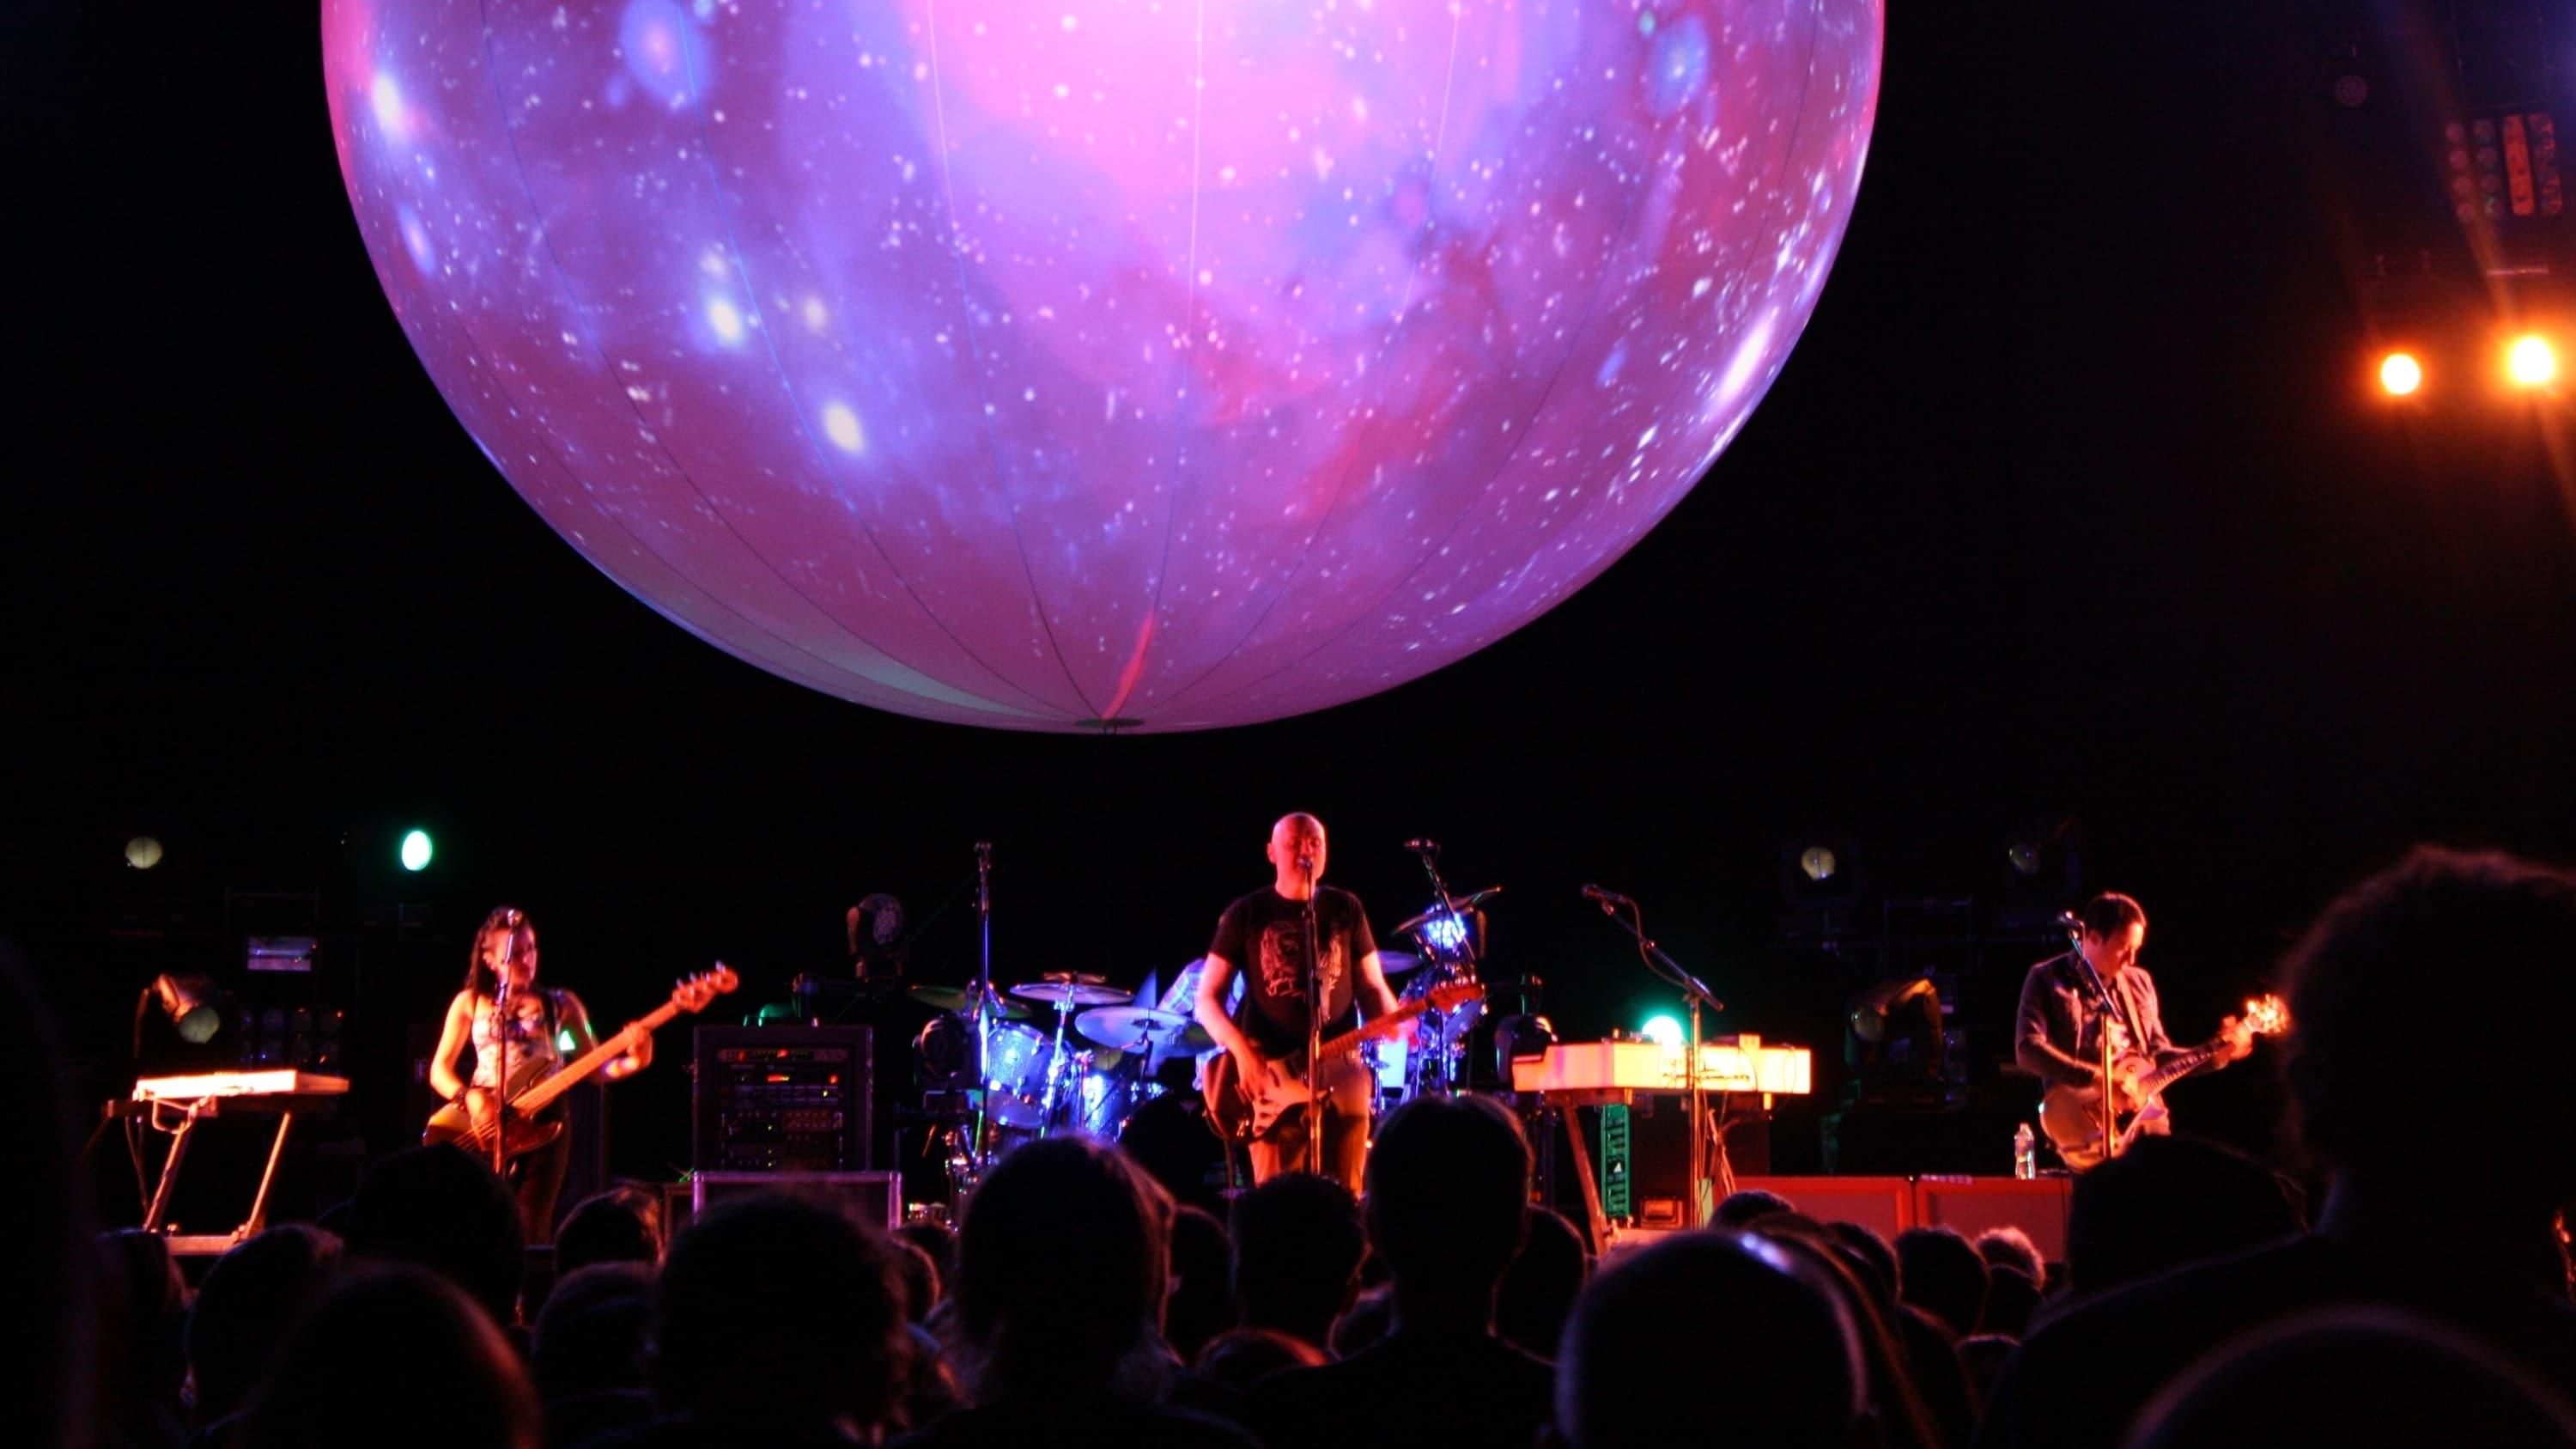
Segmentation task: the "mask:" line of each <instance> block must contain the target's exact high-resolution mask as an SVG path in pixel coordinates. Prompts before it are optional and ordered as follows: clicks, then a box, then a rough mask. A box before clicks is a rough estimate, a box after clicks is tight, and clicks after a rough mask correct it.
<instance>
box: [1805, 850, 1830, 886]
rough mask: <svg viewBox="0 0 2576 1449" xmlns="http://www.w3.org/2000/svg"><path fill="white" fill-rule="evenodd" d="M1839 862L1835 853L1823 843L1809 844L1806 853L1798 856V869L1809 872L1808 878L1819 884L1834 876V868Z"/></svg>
mask: <svg viewBox="0 0 2576 1449" xmlns="http://www.w3.org/2000/svg"><path fill="white" fill-rule="evenodd" d="M1838 864H1839V862H1837V861H1836V860H1835V859H1834V853H1833V852H1832V851H1830V850H1827V849H1826V848H1824V847H1823V846H1821V845H1810V846H1808V847H1807V849H1806V851H1805V853H1803V854H1801V855H1800V856H1799V857H1798V869H1800V870H1802V871H1805V872H1806V873H1807V879H1809V880H1811V881H1815V882H1817V883H1819V884H1822V883H1823V882H1825V881H1829V880H1832V879H1833V878H1834V869H1835V867H1836V866H1837V865H1838Z"/></svg>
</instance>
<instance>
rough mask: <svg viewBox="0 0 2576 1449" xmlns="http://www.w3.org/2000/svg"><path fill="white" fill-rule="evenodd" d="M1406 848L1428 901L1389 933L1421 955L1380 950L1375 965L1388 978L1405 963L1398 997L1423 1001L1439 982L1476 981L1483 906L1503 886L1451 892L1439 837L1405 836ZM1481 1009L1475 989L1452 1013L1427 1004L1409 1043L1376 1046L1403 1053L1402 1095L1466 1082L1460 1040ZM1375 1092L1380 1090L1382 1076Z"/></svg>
mask: <svg viewBox="0 0 2576 1449" xmlns="http://www.w3.org/2000/svg"><path fill="white" fill-rule="evenodd" d="M1405 848H1406V849H1408V850H1411V851H1412V852H1413V853H1414V854H1415V855H1416V856H1418V857H1419V858H1420V859H1421V861H1422V870H1423V873H1424V874H1425V875H1427V876H1428V877H1430V880H1431V905H1430V906H1429V907H1428V908H1427V909H1425V910H1424V911H1423V912H1422V913H1421V914H1419V915H1417V916H1414V917H1413V918H1412V919H1410V920H1408V921H1406V922H1404V923H1403V924H1402V925H1400V926H1397V927H1396V928H1395V934H1396V935H1398V936H1403V937H1409V938H1411V940H1412V941H1413V944H1414V945H1415V946H1416V947H1418V948H1419V952H1420V954H1418V955H1415V956H1411V957H1400V956H1393V955H1390V954H1389V953H1387V952H1384V951H1381V952H1379V953H1378V963H1379V965H1380V967H1381V968H1383V969H1384V971H1385V973H1386V974H1387V975H1389V976H1393V975H1396V974H1398V968H1397V967H1396V966H1395V965H1394V964H1393V963H1394V962H1395V961H1396V960H1399V959H1401V960H1404V961H1406V963H1407V964H1406V965H1405V966H1404V967H1403V968H1402V970H1403V971H1405V972H1409V973H1413V976H1412V979H1411V980H1409V981H1407V982H1406V983H1405V984H1404V990H1403V992H1402V993H1401V999H1402V1000H1403V1001H1405V1002H1407V1003H1411V1002H1428V1001H1430V1000H1431V999H1432V996H1433V993H1434V992H1437V991H1440V990H1441V989H1442V988H1444V987H1448V986H1453V985H1458V984H1462V983H1472V982H1474V981H1476V980H1477V972H1476V964H1477V962H1478V961H1479V960H1480V959H1481V958H1482V957H1483V955H1484V951H1485V912H1484V909H1483V907H1484V903H1485V902H1487V901H1489V900H1492V899H1493V898H1494V897H1496V896H1498V895H1501V894H1502V893H1503V888H1502V887H1501V886H1498V885H1494V886H1487V887H1485V888H1484V889H1483V890H1479V891H1474V892H1470V893H1469V894H1467V895H1464V896H1455V895H1451V894H1450V893H1449V883H1448V882H1447V881H1445V880H1443V879H1441V877H1440V866H1439V856H1440V844H1439V842H1437V841H1433V840H1408V841H1406V842H1405ZM1484 1011H1485V1002H1484V997H1483V995H1482V994H1481V993H1479V994H1477V995H1475V996H1472V997H1470V998H1468V999H1467V1000H1466V1002H1465V1004H1463V1005H1461V1006H1459V1007H1458V1008H1456V1009H1455V1010H1451V1011H1440V1010H1437V1009H1430V1008H1426V1010H1425V1012H1424V1014H1423V1018H1422V1024H1421V1026H1420V1028H1419V1029H1418V1030H1417V1031H1416V1032H1415V1033H1414V1036H1413V1039H1412V1040H1411V1041H1410V1042H1407V1043H1387V1044H1383V1045H1381V1046H1380V1048H1379V1050H1380V1051H1381V1052H1382V1053H1384V1054H1387V1055H1390V1056H1392V1055H1394V1054H1396V1053H1399V1052H1400V1053H1401V1054H1402V1063H1401V1066H1400V1067H1399V1068H1398V1070H1399V1071H1400V1072H1401V1074H1402V1077H1403V1081H1404V1095H1405V1096H1407V1097H1408V1098H1409V1097H1417V1096H1421V1095H1423V1094H1425V1093H1445V1092H1454V1091H1458V1090H1459V1089H1461V1088H1462V1087H1464V1086H1465V1085H1466V1076H1467V1062H1466V1053H1467V1039H1468V1035H1469V1033H1471V1032H1472V1031H1473V1030H1474V1029H1475V1026H1476V1022H1477V1021H1478V1020H1479V1019H1480V1018H1481V1017H1482V1016H1483V1015H1484ZM1379 1090H1380V1091H1381V1092H1383V1091H1385V1090H1386V1087H1385V1082H1384V1078H1383V1077H1382V1076H1381V1077H1380V1079H1379Z"/></svg>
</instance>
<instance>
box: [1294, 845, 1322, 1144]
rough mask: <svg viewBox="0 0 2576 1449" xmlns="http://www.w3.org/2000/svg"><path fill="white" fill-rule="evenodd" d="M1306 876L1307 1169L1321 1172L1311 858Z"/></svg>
mask: <svg viewBox="0 0 2576 1449" xmlns="http://www.w3.org/2000/svg"><path fill="white" fill-rule="evenodd" d="M1297 864H1298V866H1299V867H1300V868H1301V869H1302V870H1303V871H1304V872H1305V875H1306V912H1305V914H1306V1170H1307V1171H1308V1172H1311V1173H1313V1174H1315V1175H1316V1176H1317V1177H1321V1176H1323V1175H1324V1097H1323V1092H1322V1090H1321V1088H1322V1085H1323V1080H1324V1064H1323V1062H1322V1061H1321V1060H1319V1058H1321V1057H1322V1056H1323V1054H1324V952H1323V933H1322V931H1321V929H1320V928H1319V927H1318V926H1317V925H1316V922H1315V891H1316V872H1315V862H1314V859H1313V857H1311V856H1310V857H1308V858H1306V859H1304V860H1301V861H1299V862H1297Z"/></svg>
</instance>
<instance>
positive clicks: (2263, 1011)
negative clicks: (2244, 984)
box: [2240, 994, 2290, 1036]
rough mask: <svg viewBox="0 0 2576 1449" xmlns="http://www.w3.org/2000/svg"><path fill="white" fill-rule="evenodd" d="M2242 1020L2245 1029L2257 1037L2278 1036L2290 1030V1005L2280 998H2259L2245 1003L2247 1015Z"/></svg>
mask: <svg viewBox="0 0 2576 1449" xmlns="http://www.w3.org/2000/svg"><path fill="white" fill-rule="evenodd" d="M2240 1019H2241V1020H2242V1021H2243V1022H2244V1023H2245V1029H2246V1030H2248V1031H2250V1032H2252V1033H2254V1034H2255V1035H2256V1036H2278V1035H2279V1034H2281V1033H2282V1032H2285V1031H2288V1030H2289V1029H2290V1008H2289V1004H2288V1003H2286V1002H2284V1001H2282V1000H2281V998H2280V997H2278V996H2273V995H2268V994H2267V995H2263V996H2258V997H2255V998H2254V999H2253V1000H2251V1001H2248V1002H2246V1003H2245V1015H2244V1016H2243V1017H2242V1018H2240Z"/></svg>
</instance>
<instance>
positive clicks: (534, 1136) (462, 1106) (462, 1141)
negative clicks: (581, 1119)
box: [420, 1090, 565, 1162]
mask: <svg viewBox="0 0 2576 1449" xmlns="http://www.w3.org/2000/svg"><path fill="white" fill-rule="evenodd" d="M491 1101H492V1099H491V1096H490V1094H489V1093H486V1092H483V1091H480V1090H476V1091H472V1092H468V1093H466V1094H465V1098H464V1100H463V1101H458V1102H450V1103H448V1104H447V1105H446V1106H444V1107H441V1108H439V1109H438V1110H437V1111H435V1112H432V1113H430V1114H429V1128H428V1130H426V1131H424V1132H422V1133H421V1134H420V1140H421V1141H423V1142H425V1143H428V1144H430V1145H432V1146H436V1145H437V1144H439V1143H441V1142H452V1143H454V1144H456V1145H457V1146H459V1147H461V1148H464V1149H465V1150H466V1151H467V1152H470V1153H472V1154H474V1155H475V1156H477V1157H485V1158H488V1157H490V1156H491V1155H492V1106H491ZM564 1125H565V1124H564V1123H563V1122H561V1121H559V1120H558V1121H551V1122H550V1121H547V1120H545V1119H544V1118H541V1117H521V1116H517V1115H515V1114H514V1115H513V1116H512V1117H511V1118H510V1125H509V1130H508V1133H507V1135H506V1137H505V1139H504V1140H503V1142H502V1146H501V1155H502V1158H503V1159H504V1160H505V1161H510V1162H516V1161H517V1160H519V1159H520V1158H522V1157H524V1156H526V1155H527V1154H529V1153H531V1152H534V1151H536V1150H537V1149H538V1148H540V1147H543V1146H545V1145H547V1144H548V1143H550V1142H552V1141H554V1140H555V1139H556V1138H558V1137H561V1136H562V1135H563V1133H564Z"/></svg>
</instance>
